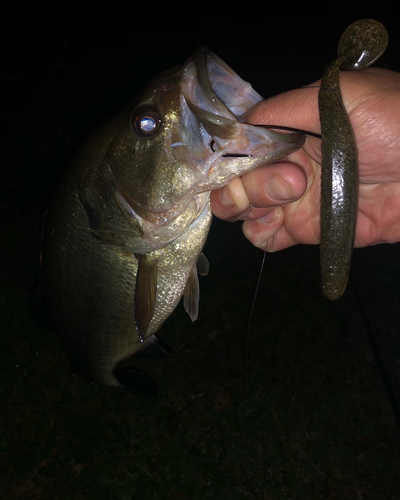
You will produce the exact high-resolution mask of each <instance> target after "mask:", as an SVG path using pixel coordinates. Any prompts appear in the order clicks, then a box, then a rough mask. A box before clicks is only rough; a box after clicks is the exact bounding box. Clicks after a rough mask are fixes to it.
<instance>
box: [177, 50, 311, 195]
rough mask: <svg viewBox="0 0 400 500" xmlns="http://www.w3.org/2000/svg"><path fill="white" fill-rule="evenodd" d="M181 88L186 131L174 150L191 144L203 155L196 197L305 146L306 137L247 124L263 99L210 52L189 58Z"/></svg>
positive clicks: (184, 128) (182, 113)
mask: <svg viewBox="0 0 400 500" xmlns="http://www.w3.org/2000/svg"><path fill="white" fill-rule="evenodd" d="M181 86H182V96H181V105H180V113H181V116H182V117H183V121H182V123H183V124H184V127H182V130H181V136H180V141H176V142H175V143H174V144H172V145H170V147H172V146H175V147H177V148H179V146H187V145H189V147H190V149H191V151H195V152H198V151H201V155H202V158H203V161H199V167H200V169H201V170H200V172H199V175H198V176H197V178H201V181H200V182H198V184H197V185H196V187H195V190H194V191H195V192H196V193H199V192H204V191H211V190H214V189H218V188H220V187H222V186H224V185H226V184H227V183H228V182H230V181H231V180H232V179H233V178H235V177H238V176H240V175H243V174H245V173H247V172H249V171H251V170H253V169H255V168H257V167H259V166H261V165H265V164H268V163H273V162H276V161H279V160H281V159H282V158H285V157H286V156H288V155H289V154H290V153H292V152H293V151H296V150H297V149H299V148H301V146H302V145H303V144H304V141H305V136H304V134H301V133H291V134H288V133H281V132H275V131H273V130H269V129H267V128H263V127H260V126H254V125H250V124H248V123H245V115H246V112H247V111H248V110H249V109H251V108H252V107H253V106H255V105H256V104H257V103H258V102H260V101H261V100H262V99H263V98H262V97H261V96H260V94H258V93H257V92H256V91H255V90H254V89H253V88H252V86H251V85H250V83H248V82H245V81H244V80H242V79H241V78H240V77H239V76H238V75H237V74H236V73H235V72H234V71H233V70H232V69H231V68H230V67H229V66H228V65H227V64H226V63H224V62H223V61H222V60H221V59H220V58H219V57H218V56H216V55H215V54H214V53H212V52H211V51H209V50H207V49H204V48H201V49H199V50H198V51H197V52H196V53H195V54H194V55H193V57H192V59H191V60H189V62H188V64H187V65H186V67H185V69H184V71H183V76H182V84H181ZM197 131H200V134H198V133H197V134H196V132H197ZM199 135H200V136H201V137H200V138H201V140H199V137H198V136H199ZM199 144H200V145H201V146H202V148H200V147H199ZM181 154H182V150H181ZM177 156H178V155H177Z"/></svg>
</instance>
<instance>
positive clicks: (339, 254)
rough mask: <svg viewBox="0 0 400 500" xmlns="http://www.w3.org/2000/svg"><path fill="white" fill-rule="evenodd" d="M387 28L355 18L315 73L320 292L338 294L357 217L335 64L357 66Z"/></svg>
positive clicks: (354, 154)
mask: <svg viewBox="0 0 400 500" xmlns="http://www.w3.org/2000/svg"><path fill="white" fill-rule="evenodd" d="M387 44H388V34H387V31H386V29H385V27H384V26H383V25H382V24H381V23H379V22H378V21H375V20H372V19H361V20H359V21H356V22H355V23H353V24H352V25H350V26H349V27H348V28H347V29H346V30H345V32H344V33H343V35H342V37H341V39H340V41H339V46H338V55H337V58H336V59H335V60H334V61H333V62H332V63H331V64H330V65H329V66H328V67H327V68H326V70H325V71H324V74H323V76H322V79H321V87H320V91H319V96H318V105H319V113H320V121H321V135H322V143H321V150H322V165H321V168H322V175H321V246H320V267H321V287H322V292H323V294H324V295H325V296H326V297H327V298H328V299H331V300H335V299H338V298H340V297H341V295H342V294H343V292H344V290H345V288H346V285H347V281H348V276H349V271H350V265H351V257H352V251H353V246H354V237H355V228H356V223H357V201H358V151H357V143H356V139H355V136H354V132H353V128H352V125H351V122H350V118H349V116H348V113H347V111H346V108H345V106H344V104H343V99H342V95H341V91H340V85H339V71H340V70H352V71H356V70H360V69H363V68H365V67H367V66H369V65H371V64H372V63H373V62H374V61H376V60H377V59H378V58H379V57H380V55H381V54H382V53H383V52H384V51H385V49H386V46H387Z"/></svg>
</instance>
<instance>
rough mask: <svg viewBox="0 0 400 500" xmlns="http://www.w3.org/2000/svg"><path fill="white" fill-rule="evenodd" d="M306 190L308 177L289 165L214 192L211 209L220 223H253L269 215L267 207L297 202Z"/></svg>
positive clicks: (260, 170)
mask: <svg viewBox="0 0 400 500" xmlns="http://www.w3.org/2000/svg"><path fill="white" fill-rule="evenodd" d="M306 186H307V179H306V175H305V173H304V170H303V169H302V168H301V167H300V166H298V165H294V164H292V163H286V162H285V163H277V164H274V165H267V166H265V167H259V168H258V169H256V170H254V171H253V172H250V173H249V174H246V175H245V176H243V177H241V178H238V179H234V180H233V181H232V182H230V183H229V184H228V185H227V186H225V187H223V188H221V189H219V190H216V191H214V192H213V193H212V194H211V208H212V211H213V213H214V214H215V215H216V216H217V217H219V218H221V219H225V220H229V221H233V220H239V219H247V218H248V219H254V218H258V217H262V216H264V215H266V214H268V213H269V212H270V210H269V209H266V208H267V207H273V206H277V205H284V204H286V203H291V202H292V201H294V200H297V199H298V198H300V197H301V196H302V195H303V194H304V191H305V189H306Z"/></svg>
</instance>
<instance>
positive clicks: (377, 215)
mask: <svg viewBox="0 0 400 500" xmlns="http://www.w3.org/2000/svg"><path fill="white" fill-rule="evenodd" d="M340 78H341V88H342V94H343V99H344V104H345V106H346V109H347V110H348V112H349V116H350V119H351V122H352V125H353V129H354V133H355V136H356V141H357V146H358V152H359V172H360V179H359V201H358V219H357V227H356V235H355V246H356V247H363V246H368V245H374V244H378V243H394V242H396V241H400V139H399V138H400V123H399V117H400V99H399V97H400V74H398V73H396V72H393V71H389V70H384V69H377V68H370V69H366V70H363V71H362V72H360V73H357V72H354V73H353V72H342V73H341V75H340ZM318 86H319V82H316V83H314V84H312V85H311V86H310V88H303V89H296V90H292V91H290V92H286V93H284V94H280V95H278V96H275V97H272V98H270V99H268V100H265V101H262V102H260V103H259V104H257V105H256V106H254V107H253V108H252V109H250V110H249V111H248V113H247V120H248V122H249V123H252V124H263V123H264V124H265V123H274V124H277V125H280V124H282V125H286V126H290V127H296V128H299V129H303V130H309V131H311V132H316V133H319V132H320V121H319V113H318ZM320 163H321V141H320V139H318V138H313V137H309V138H308V139H307V141H306V143H305V144H304V146H303V148H302V150H300V151H297V152H295V153H292V154H291V155H290V156H289V157H288V158H287V160H285V161H283V162H280V163H276V164H273V165H268V166H266V167H261V168H258V169H257V170H255V171H253V172H250V173H248V174H246V175H244V176H243V177H241V178H240V179H235V180H234V181H232V182H231V183H230V184H229V185H228V186H226V187H224V188H222V189H220V190H217V191H214V192H213V193H212V196H211V203H212V210H213V212H214V214H215V215H216V216H217V217H220V218H222V219H226V220H229V221H234V220H244V221H245V222H244V224H243V232H244V234H245V236H246V237H247V238H248V239H249V240H250V241H251V242H252V243H253V244H254V245H255V246H257V247H260V248H262V249H265V246H266V245H267V250H268V251H270V252H273V251H278V250H282V249H284V248H287V247H289V246H292V245H294V244H297V243H305V244H317V243H319V239H320V177H321V169H320Z"/></svg>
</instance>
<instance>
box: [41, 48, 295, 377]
mask: <svg viewBox="0 0 400 500" xmlns="http://www.w3.org/2000/svg"><path fill="white" fill-rule="evenodd" d="M260 100H261V96H260V95H259V94H258V93H257V92H255V91H254V90H253V89H252V87H251V85H250V84H248V83H246V82H244V81H243V80H241V79H240V78H239V77H238V75H236V74H235V73H234V72H233V71H232V70H231V69H230V68H229V67H228V66H227V65H226V64H225V63H224V62H223V61H222V60H221V59H219V58H218V57H217V56H216V55H215V54H213V53H211V52H210V51H208V50H206V49H199V50H198V51H197V52H196V53H195V54H194V55H193V56H192V57H191V58H190V59H189V60H188V61H187V62H186V63H185V64H184V65H183V66H182V67H181V68H178V69H176V68H174V69H173V70H171V71H168V72H165V73H163V74H161V75H160V76H158V77H156V78H155V79H154V80H153V81H152V82H151V83H150V84H149V85H148V87H147V88H146V89H145V90H144V92H143V94H142V95H141V97H140V99H139V100H138V101H137V102H136V103H135V104H133V105H132V106H131V107H129V108H128V109H126V110H125V111H123V112H121V113H120V114H118V115H117V116H116V117H114V118H113V119H111V120H110V121H109V122H108V123H107V124H106V125H104V126H103V127H102V128H101V129H100V130H98V131H97V132H96V133H95V134H94V135H93V136H92V137H91V138H90V139H89V140H88V141H87V143H86V144H85V145H84V146H83V148H82V149H81V150H80V152H79V153H78V155H77V157H76V159H75V160H74V161H73V162H72V164H71V165H70V166H69V168H68V169H67V170H66V172H65V175H64V177H63V179H62V181H61V183H60V186H59V188H58V190H57V191H56V193H55V196H54V198H53V200H52V203H51V205H50V207H49V210H48V214H47V218H46V222H45V229H44V237H43V250H42V255H43V257H42V258H43V264H42V266H43V270H42V282H43V292H44V298H45V302H46V305H47V307H48V310H49V312H50V313H51V316H52V318H53V320H54V322H55V323H56V326H57V332H58V335H59V336H60V338H61V341H62V343H63V346H64V349H65V352H66V354H67V356H68V359H69V361H70V363H71V365H72V369H73V371H74V372H75V373H77V374H79V375H80V376H82V377H83V378H86V379H88V380H90V381H92V382H95V383H97V384H101V385H111V386H124V385H126V384H125V382H124V380H126V378H125V379H124V380H122V378H121V377H118V376H116V374H117V371H116V368H117V367H118V364H119V363H120V362H121V361H122V360H124V359H126V358H129V357H130V356H132V355H133V354H135V353H136V352H137V351H138V350H139V349H140V348H141V347H142V345H143V344H142V343H143V342H144V343H147V342H148V341H149V339H150V338H151V337H152V335H153V334H154V333H155V332H157V331H158V330H159V328H160V327H161V326H162V324H163V322H164V321H165V320H166V318H167V317H168V316H169V315H170V314H171V312H172V311H173V310H174V309H175V307H176V306H177V304H178V302H179V301H180V299H181V297H182V295H184V305H185V308H186V310H187V312H188V313H189V315H190V317H191V319H192V320H194V319H196V317H197V312H198V300H199V284H198V278H197V263H198V262H199V263H200V265H201V266H200V267H201V268H202V270H201V271H202V272H204V270H205V269H204V268H206V267H207V263H206V261H205V258H204V257H203V256H202V254H201V251H202V248H203V245H204V243H205V240H206V238H207V234H208V231H209V228H210V224H211V217H212V216H211V210H210V192H211V190H213V189H216V188H219V187H222V186H223V185H225V184H227V183H228V182H229V181H230V180H231V179H233V178H234V177H237V176H239V175H241V174H243V173H245V172H248V171H250V170H252V169H254V168H256V167H257V166H259V165H262V164H266V163H268V162H272V161H276V160H278V159H280V158H282V157H285V156H287V155H288V154H289V153H290V152H292V151H294V150H296V149H298V148H300V147H301V145H302V144H303V142H304V136H303V135H302V134H280V133H277V132H273V131H269V130H266V129H263V128H260V127H255V126H251V125H249V124H246V123H245V119H244V117H243V115H244V114H245V113H246V111H247V110H248V109H250V108H251V107H252V106H254V105H255V104H256V103H257V102H259V101H260ZM199 259H200V261H199ZM121 380H122V382H121Z"/></svg>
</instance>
